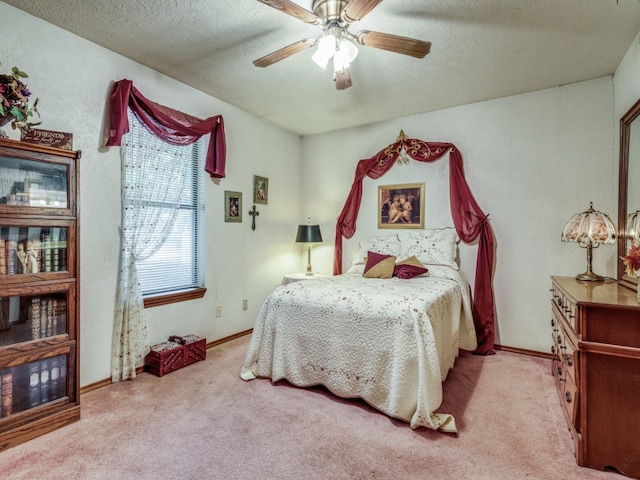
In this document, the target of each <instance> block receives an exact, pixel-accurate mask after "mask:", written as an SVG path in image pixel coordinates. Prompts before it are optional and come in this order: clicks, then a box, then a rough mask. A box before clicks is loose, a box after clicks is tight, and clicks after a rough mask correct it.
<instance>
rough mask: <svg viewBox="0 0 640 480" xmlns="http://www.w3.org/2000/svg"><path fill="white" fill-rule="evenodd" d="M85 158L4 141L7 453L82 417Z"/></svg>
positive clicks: (3, 429)
mask: <svg viewBox="0 0 640 480" xmlns="http://www.w3.org/2000/svg"><path fill="white" fill-rule="evenodd" d="M79 158H80V152H75V151H70V150H62V149H58V148H52V147H47V146H41V145H36V144H30V143H25V142H18V141H15V140H7V139H0V399H1V402H0V451H2V450H4V449H6V448H9V447H12V446H15V445H17V444H19V443H22V442H25V441H27V440H30V439H32V438H34V437H37V436H39V435H42V434H44V433H47V432H50V431H52V430H55V429H57V428H60V427H62V426H64V425H67V424H69V423H71V422H74V421H76V420H79V419H80V391H79V384H78V382H79V338H80V336H79V324H80V322H79V318H78V317H79V292H80V289H79V282H78V273H79V265H78V253H79V248H78V201H77V199H78V164H77V163H78V159H79Z"/></svg>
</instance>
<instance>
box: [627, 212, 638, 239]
mask: <svg viewBox="0 0 640 480" xmlns="http://www.w3.org/2000/svg"><path fill="white" fill-rule="evenodd" d="M627 238H628V239H629V240H631V242H633V244H634V245H640V210H636V211H635V212H633V213H630V214H629V216H628V217H627Z"/></svg>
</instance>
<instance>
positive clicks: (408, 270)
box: [393, 256, 429, 280]
mask: <svg viewBox="0 0 640 480" xmlns="http://www.w3.org/2000/svg"><path fill="white" fill-rule="evenodd" d="M428 271H429V270H428V269H427V267H425V266H424V265H423V264H422V262H421V261H420V260H418V259H417V258H416V257H415V256H413V257H409V258H407V259H406V260H402V261H401V262H398V263H397V264H396V265H395V268H394V269H393V275H394V276H396V277H398V278H402V279H405V280H407V279H409V278H413V277H417V276H418V275H422V274H424V273H427V272H428Z"/></svg>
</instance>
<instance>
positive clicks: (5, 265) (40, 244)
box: [0, 226, 68, 275]
mask: <svg viewBox="0 0 640 480" xmlns="http://www.w3.org/2000/svg"><path fill="white" fill-rule="evenodd" d="M67 238H68V228H66V227H3V226H0V275H21V274H28V273H40V272H61V271H67V270H68V265H67Z"/></svg>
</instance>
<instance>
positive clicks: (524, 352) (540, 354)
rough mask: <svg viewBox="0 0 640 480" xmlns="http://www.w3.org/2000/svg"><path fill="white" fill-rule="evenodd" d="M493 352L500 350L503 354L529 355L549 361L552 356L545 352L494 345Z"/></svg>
mask: <svg viewBox="0 0 640 480" xmlns="http://www.w3.org/2000/svg"><path fill="white" fill-rule="evenodd" d="M493 348H494V349H495V350H502V351H503V352H511V353H519V354H520V355H529V356H532V357H541V358H546V359H548V360H551V358H552V355H551V354H550V353H545V352H537V351H535V350H527V349H525V348H518V347H508V346H506V345H494V346H493Z"/></svg>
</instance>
